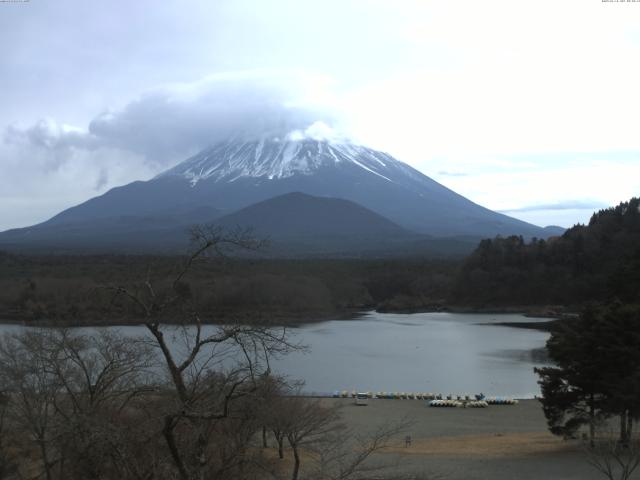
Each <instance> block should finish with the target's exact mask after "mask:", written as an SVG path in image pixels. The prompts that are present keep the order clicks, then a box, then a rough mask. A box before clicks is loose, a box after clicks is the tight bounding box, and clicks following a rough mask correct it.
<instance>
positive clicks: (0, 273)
mask: <svg viewBox="0 0 640 480" xmlns="http://www.w3.org/2000/svg"><path fill="white" fill-rule="evenodd" d="M639 208H640V200H638V199H637V198H634V199H631V200H630V201H629V202H624V203H622V204H620V205H618V206H617V207H615V208H610V209H606V210H601V211H599V212H597V213H595V214H594V215H593V217H592V218H591V221H590V222H589V224H588V225H577V226H575V227H573V228H571V229H569V230H568V231H567V232H566V233H565V234H564V235H563V236H561V237H555V238H551V239H549V240H546V241H545V240H538V239H533V240H531V241H530V242H527V241H525V240H524V239H523V238H522V237H506V238H502V237H497V238H495V239H486V240H483V241H482V242H481V243H480V244H479V245H478V247H477V248H476V250H475V251H474V252H473V253H472V254H471V255H470V256H469V257H467V258H466V259H459V258H458V259H456V258H452V259H442V258H439V259H432V258H415V257H414V258H393V259H375V258H353V259H344V258H343V259H260V258H233V257H222V258H221V257H207V258H202V259H199V260H198V262H197V263H196V264H194V265H193V268H192V271H191V273H190V276H189V279H188V280H185V281H184V284H183V285H182V288H183V289H184V292H185V294H188V295H190V296H192V298H193V299H194V301H197V303H198V305H199V309H200V311H201V313H202V317H203V321H204V322H206V323H216V322H226V321H230V320H233V321H236V322H241V323H251V322H257V323H270V324H295V323H303V322H310V321H318V320H324V319H328V318H351V317H353V316H354V315H355V314H357V312H360V311H363V310H371V309H375V310H378V311H381V312H418V311H439V310H453V311H461V312H465V311H469V312H471V311H485V312H497V311H503V312H529V313H531V314H535V315H539V316H544V315H546V316H551V317H554V316H561V315H562V313H563V312H567V311H574V312H577V311H580V310H581V309H582V308H583V307H584V306H586V305H587V304H589V303H591V302H607V301H611V300H613V299H617V300H619V301H623V302H625V303H640V211H639ZM183 261H184V258H183V257H178V256H127V255H38V256H36V255H16V254H10V253H6V252H0V320H1V321H5V322H21V323H27V324H33V325H45V324H46V325H80V324H127V323H139V321H140V318H139V317H137V316H136V313H135V312H132V311H131V310H130V308H128V307H127V306H126V305H123V304H122V303H121V302H119V301H114V300H113V299H112V298H111V297H110V296H109V295H108V294H107V293H106V291H105V289H104V288H103V287H105V286H108V285H110V284H113V283H114V282H121V283H125V284H130V285H133V284H136V283H139V282H141V281H143V280H145V279H151V280H154V281H158V282H159V284H160V285H162V282H163V281H164V280H163V279H166V278H168V277H169V276H171V274H172V273H174V272H175V271H176V270H178V269H180V268H181V265H182V262H183ZM165 286H166V285H165Z"/></svg>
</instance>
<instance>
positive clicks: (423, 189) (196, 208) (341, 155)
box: [0, 135, 548, 245]
mask: <svg viewBox="0 0 640 480" xmlns="http://www.w3.org/2000/svg"><path fill="white" fill-rule="evenodd" d="M487 188H491V187H490V186H487ZM293 192H300V193H302V194H306V195H311V196H314V197H319V198H320V199H323V198H327V197H329V198H334V199H343V200H346V201H349V202H353V203H356V204H358V205H359V206H361V207H364V209H363V210H358V209H357V208H354V212H355V211H358V212H360V213H359V214H358V215H361V217H360V218H361V220H362V222H364V221H365V220H364V218H365V217H366V218H369V219H373V218H374V215H373V214H377V215H378V216H382V217H384V218H386V219H387V220H389V221H390V222H392V223H393V224H395V225H397V226H398V227H399V228H400V229H401V230H402V231H404V232H409V233H410V232H414V233H415V234H419V235H424V234H427V235H430V236H434V237H452V236H465V237H473V238H478V237H493V236H495V235H513V234H516V235H523V236H526V237H532V236H537V237H539V238H545V237H547V236H548V233H547V232H546V231H545V230H544V229H543V228H540V227H537V226H535V225H531V224H528V223H526V222H522V221H520V220H516V219H514V218H511V217H508V216H506V215H502V214H499V213H496V212H493V211H491V210H488V209H486V208H484V207H481V206H480V205H477V204H475V203H473V202H471V201H470V200H468V199H466V198H464V197H462V196H461V195H458V194H457V193H455V192H453V191H451V190H449V189H448V188H446V187H444V186H442V185H440V184H439V183H437V182H435V181H434V180H432V179H431V178H429V177H427V176H425V175H424V174H422V173H420V172H419V171H417V170H415V169H414V168H412V167H410V166H409V165H407V164H406V163H403V162H401V161H399V160H396V159H395V158H393V157H392V156H391V155H388V154H386V153H382V152H379V151H376V150H372V149H370V148H367V147H364V146H361V145H357V144H354V143H350V142H348V141H345V140H339V141H329V140H326V139H319V138H308V137H305V136H304V135H289V136H287V137H284V138H262V139H253V140H247V139H241V138H233V139H229V140H227V141H224V142H221V143H217V144H215V145H213V146H211V147H210V148H207V149H205V150H203V151H202V152H200V153H198V154H197V155H195V156H193V157H191V158H188V159H186V160H185V161H183V162H181V163H179V164H178V165H176V166H175V167H173V168H171V169H169V170H167V171H165V172H163V173H161V174H160V175H157V176H156V177H155V178H153V179H151V180H149V181H138V182H133V183H130V184H128V185H124V186H122V187H117V188H114V189H112V190H110V191H108V192H107V193H105V194H104V195H101V196H99V197H96V198H92V199H90V200H88V201H86V202H84V203H82V204H80V205H78V206H76V207H72V208H70V209H68V210H65V211H63V212H61V213H60V214H58V215H56V216H55V217H53V218H52V219H50V220H48V221H47V222H44V223H42V224H40V225H36V226H34V227H29V228H25V229H19V230H14V231H11V232H5V233H4V234H0V244H2V243H3V242H4V243H6V242H7V238H9V237H10V241H11V242H14V243H16V242H17V243H20V242H35V243H38V242H40V243H42V242H43V241H45V240H44V239H46V241H49V242H51V241H52V240H51V239H52V238H54V239H56V241H58V242H59V243H60V242H61V243H62V244H64V243H65V242H64V239H65V235H68V234H69V232H71V231H72V232H74V235H76V237H75V238H80V239H82V238H85V237H87V235H89V234H88V233H86V232H91V235H93V237H91V238H96V237H99V238H100V240H104V239H105V238H112V237H113V238H115V239H116V240H117V241H118V242H120V243H119V244H122V245H130V244H131V243H132V242H134V243H135V241H134V239H135V238H139V239H144V241H145V242H147V243H148V242H149V241H150V237H153V240H154V241H155V242H156V243H157V242H160V243H162V240H163V238H165V237H164V236H167V237H166V238H168V236H169V233H168V232H170V231H171V232H174V233H173V234H172V235H174V234H175V232H178V231H179V232H180V235H181V237H180V238H182V236H184V233H183V232H184V227H185V226H186V225H188V224H193V223H204V222H210V221H212V220H214V219H216V218H217V219H219V220H218V221H220V222H221V223H222V224H225V218H224V217H225V216H229V218H247V217H246V216H245V217H242V216H241V217H234V216H233V215H231V214H233V213H234V212H237V211H239V210H240V209H244V208H246V207H249V206H251V205H254V204H257V203H258V202H264V201H265V200H269V199H271V198H275V197H279V196H282V195H286V194H290V193H293ZM295 198H298V199H299V198H302V197H291V196H289V197H286V201H283V202H273V203H269V204H267V205H268V206H269V209H270V210H269V212H270V213H269V215H271V216H272V217H271V218H276V217H277V215H287V208H288V207H287V208H285V207H284V205H290V204H291V203H295V201H296V200H295ZM324 203H325V204H326V205H325V206H324V207H323V206H322V204H323V202H322V201H319V202H316V203H314V210H313V211H314V212H320V211H323V210H322V209H323V208H326V212H325V213H326V215H325V214H322V215H321V214H319V213H318V222H320V224H321V225H320V227H322V222H325V224H326V225H327V226H329V224H330V223H331V221H332V220H331V218H332V215H333V214H332V213H330V212H335V211H336V210H335V203H331V202H324ZM330 203H331V206H330V205H329V204H330ZM274 208H275V209H276V210H277V209H280V210H277V211H275V210H273V209H274ZM364 210H369V211H371V212H370V213H371V214H369V213H367V214H365V212H364ZM298 214H300V212H298ZM376 218H377V217H376ZM227 223H228V222H227ZM276 223H277V222H276ZM362 224H363V225H364V223H362ZM145 228H146V230H145ZM101 229H102V230H101ZM149 229H152V230H153V232H154V233H152V234H149V232H150V231H151V230H149ZM289 230H290V229H289ZM321 230H322V228H320V230H319V231H321ZM327 231H333V232H334V233H335V231H336V229H335V228H334V229H329V228H327ZM370 231H371V230H370ZM65 232H66V233H65ZM83 232H85V233H86V234H85V233H83ZM100 232H103V235H102V236H101V235H100ZM118 232H123V233H118ZM273 233H274V232H270V234H273ZM275 234H276V235H277V232H275ZM83 235H84V236H83ZM91 235H89V236H91ZM87 238H88V237H87ZM38 239H40V240H38ZM116 240H114V242H115V241H116ZM371 240H372V241H374V242H375V238H372V239H371ZM77 241H78V242H81V240H77ZM145 245H146V243H145Z"/></svg>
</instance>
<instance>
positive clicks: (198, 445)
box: [111, 227, 295, 480]
mask: <svg viewBox="0 0 640 480" xmlns="http://www.w3.org/2000/svg"><path fill="white" fill-rule="evenodd" d="M192 240H193V244H194V249H193V253H191V254H190V255H189V256H187V258H186V259H185V261H184V264H183V265H182V267H181V268H180V269H179V271H178V272H177V274H176V275H175V277H174V278H173V280H172V281H171V283H170V287H169V288H168V290H167V291H163V292H160V291H158V290H157V289H156V288H155V286H154V284H153V282H152V281H151V277H150V275H148V276H147V279H146V280H145V281H143V282H142V283H141V284H138V285H134V286H131V287H127V286H115V287H111V290H112V291H114V292H115V294H116V296H124V297H125V298H127V299H129V300H130V301H131V302H132V304H133V305H134V307H135V308H136V309H137V312H138V314H139V315H140V316H141V317H142V319H143V322H144V325H145V327H146V329H147V330H148V332H149V333H150V335H151V337H152V338H153V344H154V346H155V347H156V348H157V349H158V350H159V351H160V352H161V356H162V359H163V363H164V366H165V368H166V371H167V372H168V377H169V382H168V385H169V386H170V388H169V389H168V390H167V391H166V394H167V395H168V398H170V401H169V402H168V405H167V408H166V409H165V411H164V413H163V415H164V418H163V428H162V435H163V437H164V439H165V442H166V446H167V448H168V450H169V452H170V455H171V458H172V459H173V462H174V464H175V467H176V469H177V472H178V475H179V477H180V478H181V480H199V479H203V478H204V477H205V476H206V475H207V472H209V473H211V472H216V471H220V470H221V469H222V470H224V471H228V470H229V467H228V465H227V462H226V461H224V462H222V463H220V462H217V463H216V464H215V465H214V463H213V462H212V459H213V456H214V455H212V451H213V448H212V447H213V444H212V437H213V436H214V435H215V434H216V432H217V431H218V429H220V428H223V427H222V426H221V425H220V422H221V421H223V420H227V419H229V420H232V421H237V420H238V419H239V418H242V417H243V414H242V411H241V409H240V410H238V409H237V408H234V407H235V406H246V404H245V403H244V402H241V401H239V400H241V399H244V398H245V397H251V396H253V395H254V394H255V393H256V392H258V390H259V389H258V380H259V378H260V377H261V376H263V375H264V374H265V373H266V372H269V371H270V367H269V359H270V357H272V356H274V355H280V354H284V353H286V352H288V351H290V350H291V349H293V348H295V346H294V345H292V344H291V343H290V342H289V341H288V340H287V332H286V329H284V328H281V329H273V328H269V327H268V326H259V325H241V324H231V325H217V326H211V327H210V328H208V329H206V328H205V327H204V325H203V321H202V318H201V316H200V314H199V313H198V308H197V305H196V304H197V302H196V301H195V299H193V298H192V295H191V291H190V288H189V284H188V283H187V281H186V279H187V276H188V273H189V272H190V271H191V270H192V269H193V268H194V266H195V265H196V264H197V262H199V261H201V260H202V259H203V258H205V257H206V255H207V254H209V253H214V254H218V255H220V254H224V253H225V251H226V250H227V249H228V248H241V249H247V250H254V249H256V248H259V247H260V246H261V245H262V242H260V241H258V240H256V239H255V238H254V237H252V236H251V235H250V233H249V232H247V231H246V230H244V231H235V232H230V233H228V232H225V231H223V230H222V229H219V228H215V227H196V228H194V229H193V231H192ZM165 319H170V321H171V322H172V323H173V324H174V326H171V325H167V322H166V321H165Z"/></svg>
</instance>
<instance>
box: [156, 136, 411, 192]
mask: <svg viewBox="0 0 640 480" xmlns="http://www.w3.org/2000/svg"><path fill="white" fill-rule="evenodd" d="M340 164H352V165H357V166H358V167H360V168H362V169H363V170H365V171H366V172H367V173H371V174H374V175H378V176H379V177H380V178H383V179H385V180H387V181H392V180H391V179H390V178H388V177H387V176H385V175H384V173H390V172H391V171H392V168H393V167H394V166H395V167H396V168H397V167H398V166H400V167H402V166H406V165H405V164H402V163H400V162H398V161H397V160H395V159H394V158H392V157H390V156H389V155H387V154H385V153H382V152H378V151H376V150H371V149H369V148H366V147H362V146H358V145H354V144H349V143H329V142H327V141H317V140H309V139H307V140H298V141H293V140H288V141H279V140H277V139H275V140H265V139H262V140H258V141H252V142H246V143H245V142H234V141H227V142H223V143H219V144H217V145H215V146H214V147H211V148H208V149H207V150H204V151H203V152H201V153H199V154H198V155H196V156H194V157H192V158H190V159H188V160H186V161H184V162H182V163H180V164H179V165H177V166H176V167H174V168H172V169H170V170H168V171H166V172H164V173H162V174H160V175H158V177H156V178H164V177H172V176H174V177H175V176H178V177H184V178H186V179H187V180H189V182H190V183H191V185H192V186H194V185H196V184H197V183H198V182H199V181H201V180H207V179H210V180H213V181H215V182H233V181H235V180H238V179H240V178H243V177H252V178H267V179H269V180H273V179H283V178H288V177H292V176H293V175H296V174H298V175H313V174H314V172H316V171H318V170H320V169H322V168H324V167H331V166H337V165H340ZM405 172H406V173H408V174H409V175H410V174H411V172H410V170H409V169H406V170H405Z"/></svg>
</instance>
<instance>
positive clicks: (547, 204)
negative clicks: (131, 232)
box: [0, 0, 640, 229]
mask: <svg viewBox="0 0 640 480" xmlns="http://www.w3.org/2000/svg"><path fill="white" fill-rule="evenodd" d="M0 42H2V46H3V48H2V50H1V53H0V59H1V61H0V131H1V132H2V134H1V136H0V229H5V228H11V227H18V226H26V225H30V224H33V223H36V222H39V221H43V220H46V219H47V218H49V217H50V216H52V215H54V214H55V213H57V212H59V211H60V210H62V209H64V208H67V207H69V206H72V205H74V204H77V203H79V202H81V201H83V200H86V199H87V198H90V197H92V196H95V195H98V194H101V193H104V192H105V191H106V190H107V189H109V188H112V187H114V186H116V185H121V184H123V183H127V182H130V181H133V180H139V179H148V178H150V177H152V176H153V175H155V174H157V173H159V172H160V171H162V170H164V169H165V168H167V167H169V166H171V165H173V164H175V163H177V162H178V161H180V160H183V159H184V158H185V157H186V156H188V155H189V154H192V153H194V152H195V151H197V150H198V149H200V148H203V147H205V146H207V145H209V144H211V143H214V142H215V141H216V140H217V139H219V138H222V137H224V136H226V135H229V134H230V133H231V132H234V131H237V130H239V129H242V130H244V131H260V130H264V129H277V130H283V129H284V130H287V129H291V130H293V129H296V128H304V127H306V126H308V125H310V124H312V123H314V122H315V121H317V120H322V121H324V122H325V123H327V124H328V125H330V126H331V127H332V128H334V129H335V130H336V131H338V132H340V134H343V135H347V136H350V137H352V138H354V139H355V140H356V141H359V142H362V143H365V144H367V145H369V146H372V147H374V148H379V149H382V150H385V151H387V152H389V153H391V154H393V155H394V156H396V157H397V158H399V159H401V160H404V161H406V162H407V163H410V164H411V165H413V166H414V167H416V168H418V169H420V170H421V171H422V172H424V173H425V174H427V175H429V176H431V177H432V178H434V179H436V180H437V181H439V182H441V183H443V184H445V185H446V186H448V187H450V188H452V189H454V190H456V191H457V192H459V193H461V194H463V195H465V196H467V197H468V198H470V199H472V200H474V201H476V202H478V203H480V204H482V205H485V206H487V207H489V208H492V209H495V210H501V211H505V212H507V213H509V214H510V215H513V216H516V217H518V218H522V219H524V220H527V221H531V222H533V223H536V224H540V225H547V224H560V225H563V226H570V225H572V224H573V223H575V222H579V221H580V222H584V221H587V220H588V218H589V216H590V213H591V212H592V211H593V210H594V209H598V208H602V207H604V206H608V205H613V204H615V203H618V202H620V201H622V200H625V199H628V198H630V197H631V196H633V195H638V194H640V134H639V133H640V120H639V116H638V112H639V111H640V93H639V86H640V62H639V61H638V59H640V2H628V3H626V2H624V3H620V2H618V3H613V2H603V1H601V0H553V1H550V0H536V1H528V2H527V1H517V2H516V1H513V0H505V1H497V0H496V1H493V0H485V1H477V0H469V1H464V0H456V1H455V2H444V1H428V0H422V1H417V0H416V1H410V0H394V1H387V2H383V1H376V0H368V1H365V0H323V1H321V2H320V1H305V0H289V1H286V0H269V1H263V0H217V1H211V0H209V1H189V0H180V1H177V0H175V1H171V0H163V1H158V0H156V1H147V0H137V1H135V2H131V1H128V0H127V1H125V0H110V1H109V2H87V1H82V0H55V1H54V0H31V1H28V2H24V3H21V2H15V3H14V2H0Z"/></svg>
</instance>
